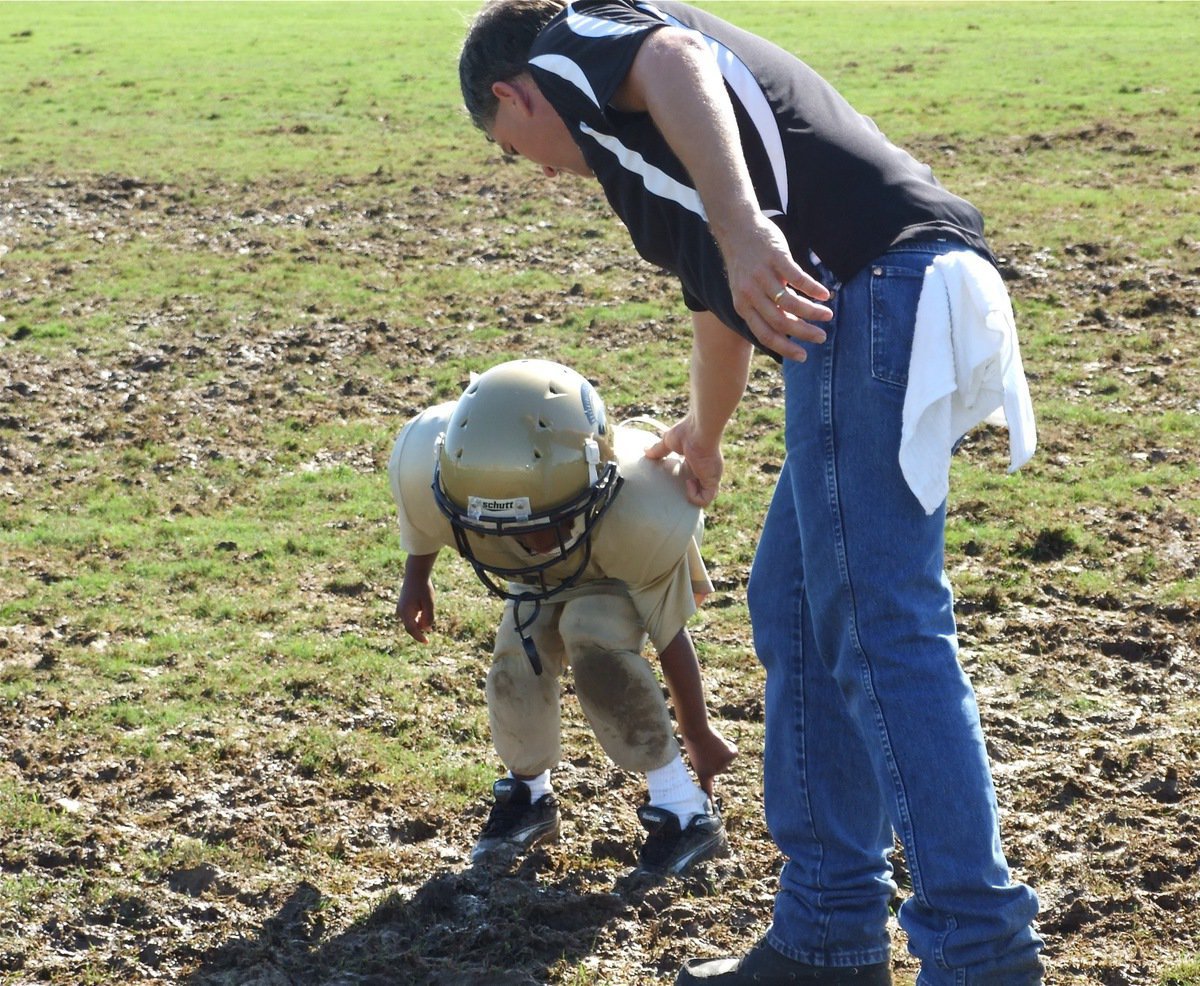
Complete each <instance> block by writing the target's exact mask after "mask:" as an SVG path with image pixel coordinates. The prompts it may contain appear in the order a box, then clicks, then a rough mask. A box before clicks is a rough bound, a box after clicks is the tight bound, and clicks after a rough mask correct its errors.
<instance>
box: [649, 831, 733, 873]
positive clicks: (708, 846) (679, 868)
mask: <svg viewBox="0 0 1200 986" xmlns="http://www.w3.org/2000/svg"><path fill="white" fill-rule="evenodd" d="M728 855H729V840H728V839H726V838H725V832H724V830H722V831H721V832H720V833H719V834H718V835H716V836H714V837H713V838H712V839H710V840H709V841H707V842H703V843H701V844H700V845H698V846H696V847H695V848H694V849H692V850H691V851H690V852H688V853H686V854H685V855H683V856H681V857H680V858H679V859H677V860H675V861H674V862H673V863H672V864H671V865H670V866H666V867H654V868H650V867H646V866H642V865H641V864H640V863H639V864H638V867H637V870H636V871H635V872H638V873H648V874H651V875H653V876H682V875H683V874H685V873H686V872H687V871H688V870H690V869H691V868H692V867H693V866H697V865H698V864H700V863H704V862H707V861H708V860H710V859H723V858H724V857H726V856H728Z"/></svg>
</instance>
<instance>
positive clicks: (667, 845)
mask: <svg viewBox="0 0 1200 986" xmlns="http://www.w3.org/2000/svg"><path fill="white" fill-rule="evenodd" d="M637 814H638V821H640V822H641V823H642V827H643V828H645V829H646V831H648V832H649V833H650V835H649V836H647V838H646V841H645V843H644V844H643V845H642V849H641V852H640V853H638V870H639V871H640V872H642V873H653V874H656V875H661V876H679V875H680V874H682V873H686V872H687V871H688V870H690V869H691V868H692V867H693V866H695V865H696V864H697V863H700V862H703V861H704V860H706V859H715V858H716V857H717V856H728V855H729V843H728V842H727V841H726V839H725V825H724V823H723V822H722V821H721V816H720V815H719V814H718V813H717V810H716V808H715V807H713V804H712V802H711V801H710V802H709V803H708V805H707V811H706V812H705V813H704V814H703V815H697V816H696V817H695V818H693V819H692V820H691V821H690V822H688V824H687V828H685V829H682V830H681V829H680V827H679V816H678V815H676V814H675V813H674V812H673V811H668V810H667V809H665V808H655V807H654V806H653V805H642V807H641V808H639V809H638V813H637Z"/></svg>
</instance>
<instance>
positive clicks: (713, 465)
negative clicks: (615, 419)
mask: <svg viewBox="0 0 1200 986" xmlns="http://www.w3.org/2000/svg"><path fill="white" fill-rule="evenodd" d="M694 433H695V428H694V426H693V424H692V421H691V419H690V418H684V419H683V420H681V421H679V422H677V423H676V424H674V425H672V426H671V427H670V428H668V429H667V430H666V432H664V433H663V436H662V438H660V439H659V440H658V441H657V442H655V443H654V444H653V445H651V446H650V447H649V448H648V449H646V453H645V454H646V458H647V459H665V458H666V457H667V456H668V455H670V454H671V453H672V452H674V453H675V454H676V455H681V456H683V468H684V475H685V477H686V479H687V498H688V500H690V501H691V502H692V503H694V504H695V505H696V506H697V507H707V506H708V505H709V504H710V503H712V502H713V500H715V499H716V498H717V491H718V490H720V488H721V474H722V473H723V472H724V471H725V456H724V455H722V454H721V447H720V446H719V445H718V446H716V447H706V446H704V445H702V444H701V443H699V442H696V441H695V440H694V438H693V436H694Z"/></svg>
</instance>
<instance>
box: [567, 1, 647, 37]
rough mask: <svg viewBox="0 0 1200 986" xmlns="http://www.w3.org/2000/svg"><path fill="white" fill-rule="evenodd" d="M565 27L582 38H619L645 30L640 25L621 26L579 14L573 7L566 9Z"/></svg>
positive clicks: (618, 23) (603, 19) (615, 22)
mask: <svg viewBox="0 0 1200 986" xmlns="http://www.w3.org/2000/svg"><path fill="white" fill-rule="evenodd" d="M567 27H569V28H570V29H571V31H572V33H574V34H578V35H579V36H580V37H583V38H619V37H621V36H622V35H625V34H638V33H640V32H641V31H644V30H646V29H645V27H643V26H642V25H641V24H622V23H620V22H619V21H610V20H607V19H605V18H603V17H592V16H591V15H589V14H580V13H578V12H576V10H575V8H574V7H573V6H572V7H568V8H567Z"/></svg>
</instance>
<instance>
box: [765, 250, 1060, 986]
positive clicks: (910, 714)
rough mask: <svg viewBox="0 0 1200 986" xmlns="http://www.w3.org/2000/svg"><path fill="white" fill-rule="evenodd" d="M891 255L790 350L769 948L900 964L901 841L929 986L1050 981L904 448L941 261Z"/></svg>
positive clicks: (770, 667) (776, 524) (774, 686)
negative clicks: (895, 924)
mask: <svg viewBox="0 0 1200 986" xmlns="http://www.w3.org/2000/svg"><path fill="white" fill-rule="evenodd" d="M955 248H957V247H954V246H952V245H951V244H944V243H921V244H915V245H911V246H908V247H905V248H902V249H901V248H897V249H894V250H892V251H889V252H888V253H887V254H885V255H884V256H882V257H880V258H879V259H878V260H877V261H876V262H875V263H874V264H873V265H869V266H868V267H866V268H865V269H864V270H863V271H861V272H860V273H859V274H857V275H856V276H855V277H854V278H853V279H851V280H850V281H849V282H847V283H846V284H845V285H840V286H839V285H837V284H836V283H832V278H830V279H829V281H827V283H829V286H830V287H831V288H833V289H834V290H835V297H834V300H833V302H832V307H833V310H834V318H833V321H832V322H830V323H827V324H826V325H825V328H826V330H827V336H828V338H827V341H826V342H825V343H824V344H823V345H820V346H810V347H809V350H808V351H809V358H808V360H807V361H806V362H804V363H797V362H794V361H790V360H789V361H785V363H784V367H783V374H784V381H785V387H786V410H787V421H786V442H787V457H786V460H785V462H784V466H783V469H782V472H781V474H780V477H779V482H778V485H777V487H776V489H775V494H774V498H773V500H772V503H771V506H770V510H769V511H768V513H767V519H766V522H765V526H764V528H763V532H762V538H761V541H760V543H759V546H758V550H757V554H756V556H755V559H754V566H753V569H752V572H751V576H750V585H749V605H750V616H751V621H752V623H753V628H754V644H755V647H756V648H757V651H758V656H759V659H760V660H761V661H762V663H763V666H764V667H765V668H766V671H767V684H766V749H765V754H764V774H765V777H764V787H765V803H766V819H767V825H768V827H769V829H770V831H771V836H772V838H773V839H774V840H775V843H776V845H778V846H779V848H780V850H782V852H783V853H784V855H785V856H786V857H787V861H786V863H785V865H784V867H783V872H782V875H781V878H780V889H779V891H778V894H777V896H776V900H775V913H774V921H773V924H772V927H771V930H770V931H769V932H768V940H769V941H770V943H771V945H773V946H774V947H775V948H776V949H777V950H779V951H780V952H782V953H784V954H785V955H787V956H789V957H791V958H794V959H797V960H799V961H801V962H806V963H809V964H811V965H827V966H853V965H864V964H871V963H875V962H881V961H884V960H885V959H887V958H888V943H889V937H888V931H887V918H888V904H889V901H890V900H891V898H892V896H893V892H894V889H895V886H894V884H893V882H892V866H891V862H890V855H891V851H892V847H893V833H896V834H897V835H898V836H899V838H900V840H901V842H902V844H903V846H904V850H905V861H906V863H907V866H908V870H909V873H910V875H911V878H912V894H911V896H909V897H908V899H907V900H905V902H904V904H903V906H902V907H901V909H900V913H899V921H900V925H901V927H902V928H903V929H904V930H905V932H906V933H907V934H908V939H909V949H910V951H912V952H913V954H915V955H916V956H918V957H919V958H920V959H921V963H922V967H921V975H920V978H919V979H918V983H919V984H920V986H942V984H951V983H953V984H957V986H983V984H989V986H1026V984H1031V983H1038V982H1040V981H1041V965H1040V961H1039V959H1038V951H1039V950H1040V948H1041V944H1042V943H1041V940H1040V939H1039V938H1038V937H1037V935H1036V934H1035V932H1034V931H1033V928H1032V925H1031V922H1032V921H1033V918H1034V917H1035V915H1036V913H1037V898H1036V897H1035V896H1034V893H1033V892H1032V891H1031V890H1030V889H1029V888H1028V887H1026V886H1024V885H1023V884H1019V883H1014V882H1013V881H1012V878H1011V876H1010V873H1009V869H1008V864H1007V862H1006V860H1005V858H1004V854H1003V852H1002V850H1001V847H1000V835H999V826H998V819H997V806H996V795H995V790H994V788H993V786H992V779H991V770H990V767H989V765H988V760H987V754H986V751H985V748H984V740H983V734H982V731H981V729H980V723H979V712H978V708H977V706H976V702H975V695H974V691H973V690H972V688H971V685H970V682H969V681H968V680H967V678H966V676H965V675H964V673H963V671H962V669H961V667H960V666H959V663H958V659H957V655H958V642H957V637H956V633H955V625H954V612H953V598H952V595H951V591H950V585H949V583H948V582H947V580H946V575H945V571H944V566H943V547H944V544H943V536H944V527H945V504H943V505H942V507H941V508H939V510H938V511H937V512H935V513H934V515H933V516H928V517H927V516H926V515H925V512H924V510H922V508H921V506H920V504H919V503H918V502H917V499H916V497H914V496H913V494H912V492H911V491H910V490H909V488H908V486H907V484H906V483H905V481H904V478H903V476H902V475H901V473H900V467H899V464H898V461H897V455H898V449H899V443H900V420H901V407H902V404H903V401H904V388H905V385H906V382H907V376H908V358H909V353H910V351H911V348H912V334H913V322H914V317H915V313H916V305H917V298H918V296H919V294H920V290H921V284H922V279H923V275H924V271H925V268H926V266H928V264H929V263H930V262H931V261H932V260H933V258H934V256H936V255H937V254H938V253H941V252H944V251H945V250H948V249H955Z"/></svg>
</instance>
